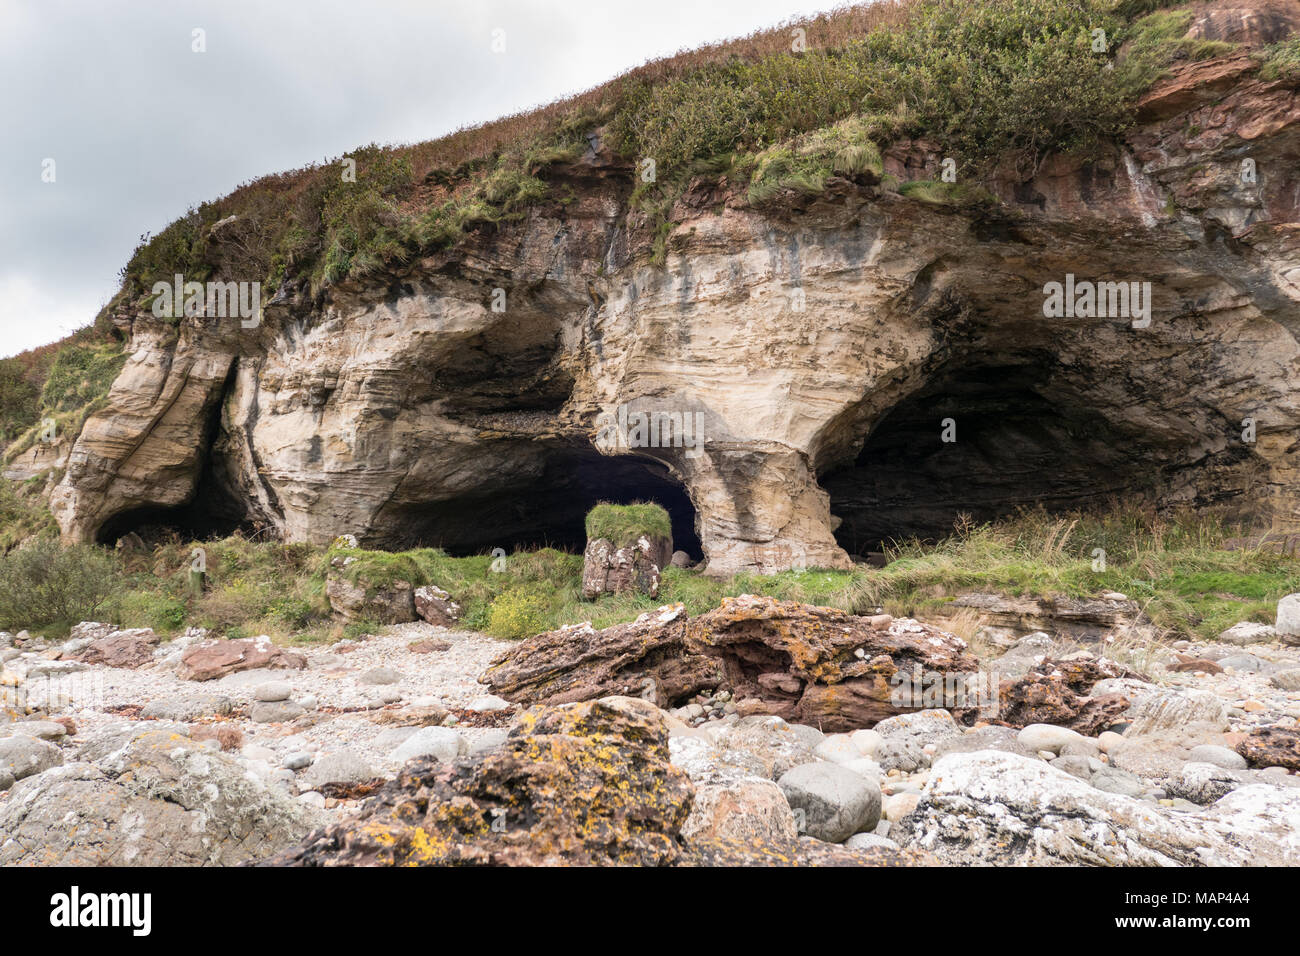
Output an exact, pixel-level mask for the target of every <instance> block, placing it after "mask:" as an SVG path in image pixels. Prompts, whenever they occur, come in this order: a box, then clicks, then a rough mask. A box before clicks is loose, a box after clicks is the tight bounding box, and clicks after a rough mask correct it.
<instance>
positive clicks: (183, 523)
mask: <svg viewBox="0 0 1300 956" xmlns="http://www.w3.org/2000/svg"><path fill="white" fill-rule="evenodd" d="M256 530H257V529H256V528H254V527H252V526H251V525H250V524H249V523H248V522H246V521H244V520H242V519H241V518H239V517H236V516H235V514H234V513H233V512H223V511H222V510H220V509H214V508H211V507H209V506H207V504H206V503H204V499H203V498H202V496H196V498H195V501H194V502H193V503H191V504H188V505H180V506H178V507H175V508H163V507H157V506H148V507H143V508H134V509H132V510H130V511H124V512H122V513H121V514H116V515H114V516H113V517H111V518H109V519H108V520H107V521H105V522H104V523H103V524H102V525H101V526H100V528H99V531H98V532H97V533H96V534H95V541H96V543H98V544H103V545H108V546H110V547H111V546H113V545H116V544H117V542H118V541H119V540H121V539H122V538H124V537H125V536H126V535H128V534H135V535H138V536H139V537H140V539H141V540H142V541H143V542H144V543H145V544H146V545H149V546H151V547H152V546H153V545H156V544H161V543H163V542H165V541H167V540H168V539H171V538H173V537H179V538H180V540H182V541H211V540H213V539H214V538H224V537H227V536H229V535H232V534H234V533H235V532H236V531H239V532H243V533H245V534H251V533H254V532H256Z"/></svg>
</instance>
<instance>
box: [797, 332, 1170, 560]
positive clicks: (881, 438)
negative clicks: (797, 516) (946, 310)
mask: <svg viewBox="0 0 1300 956" xmlns="http://www.w3.org/2000/svg"><path fill="white" fill-rule="evenodd" d="M1105 411H1106V410H1105V409H1102V408H1099V407H1097V405H1096V403H1095V402H1090V401H1089V400H1087V399H1086V398H1085V397H1083V396H1082V395H1081V394H1080V393H1078V392H1076V391H1074V390H1073V389H1072V388H1071V386H1070V383H1069V382H1068V381H1067V380H1066V379H1065V377H1064V376H1062V374H1061V370H1060V369H1059V367H1057V366H1056V363H1055V361H1054V359H1053V357H1052V356H1050V355H1039V356H1035V357H1033V358H1032V359H1026V360H1023V361H1017V362H1011V363H1008V362H1006V361H1001V362H999V361H993V360H985V361H984V362H979V361H976V362H974V363H969V362H968V363H966V364H963V365H961V366H960V367H956V368H952V367H949V368H946V369H941V370H940V371H939V372H938V373H936V374H935V375H933V376H931V378H930V379H929V380H928V381H927V383H926V384H925V385H924V386H922V387H921V388H920V389H919V390H918V391H915V392H913V393H912V394H911V395H910V396H909V397H907V398H906V399H904V400H903V401H901V402H899V403H898V404H897V405H896V406H894V407H893V408H892V409H890V410H889V411H888V412H887V413H886V414H885V415H883V416H882V417H881V418H880V419H879V420H878V421H877V422H876V424H875V426H874V427H873V428H872V429H871V431H870V432H869V433H868V435H867V437H866V440H865V442H864V444H863V447H862V451H861V452H860V453H859V454H858V456H857V458H856V460H855V461H854V462H853V463H852V464H850V465H848V466H843V467H839V468H836V469H832V470H829V471H828V472H826V473H825V474H824V475H822V476H821V477H820V482H821V485H822V487H823V488H824V489H825V490H826V492H827V493H828V494H829V495H830V498H831V512H832V514H834V515H835V516H837V517H838V518H840V519H841V523H840V525H839V526H838V527H837V528H836V531H835V537H836V540H837V542H838V543H839V545H840V546H841V547H842V548H844V549H845V550H846V551H847V552H848V553H849V554H851V555H856V556H866V555H869V554H871V553H873V552H880V551H882V550H884V545H886V544H888V543H889V542H891V541H904V540H908V539H911V538H918V539H920V540H922V541H934V540H938V539H941V538H943V537H945V536H946V535H948V534H949V533H951V532H952V530H953V527H954V524H955V523H956V522H957V521H958V520H959V517H960V516H961V515H963V514H964V515H969V516H970V517H971V518H972V519H973V520H975V521H976V522H985V521H991V520H994V519H996V518H999V517H1003V516H1006V515H1009V514H1013V513H1015V512H1016V511H1017V510H1019V509H1020V508H1022V507H1034V506H1037V505H1040V504H1041V505H1042V506H1043V507H1044V508H1045V509H1046V510H1047V511H1049V512H1059V511H1070V510H1076V509H1077V510H1089V509H1093V508H1097V507H1099V506H1104V505H1107V504H1109V503H1111V502H1114V501H1116V500H1119V499H1121V498H1123V499H1125V500H1128V501H1133V500H1142V498H1144V497H1146V496H1149V495H1150V494H1152V493H1153V491H1154V486H1155V479H1156V478H1157V477H1158V472H1159V468H1158V467H1153V463H1154V462H1159V461H1160V460H1162V459H1163V460H1165V461H1167V460H1168V459H1169V455H1168V454H1165V453H1163V452H1162V450H1160V449H1157V448H1153V443H1154V442H1155V439H1154V438H1152V437H1151V435H1150V434H1146V435H1144V434H1143V433H1142V432H1141V431H1139V430H1137V429H1134V428H1133V427H1131V426H1130V427H1128V428H1124V427H1122V426H1120V425H1117V424H1116V422H1118V421H1122V416H1121V415H1118V414H1115V411H1116V410H1111V412H1112V414H1110V415H1109V416H1108V415H1107V414H1105ZM945 419H951V420H952V426H951V427H952V429H953V431H952V432H951V433H950V434H952V436H953V437H955V440H954V441H950V442H945V441H944V440H943V430H944V424H943V423H944V420H945ZM1164 451H1166V452H1167V449H1166V450H1164Z"/></svg>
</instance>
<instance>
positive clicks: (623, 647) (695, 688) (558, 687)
mask: <svg viewBox="0 0 1300 956" xmlns="http://www.w3.org/2000/svg"><path fill="white" fill-rule="evenodd" d="M722 679H723V674H722V668H721V667H720V665H719V662H718V661H717V660H715V659H714V658H711V657H709V656H707V655H706V654H704V653H702V652H701V651H699V650H696V649H694V648H692V647H691V646H690V645H689V644H688V642H687V637H686V611H685V609H684V608H683V607H682V606H681V605H680V604H675V605H672V606H670V607H663V608H660V609H659V610H657V611H649V612H647V613H645V614H642V615H641V616H640V617H638V618H637V619H636V620H635V621H632V622H631V623H629V624H616V625H614V626H613V627H607V628H605V629H604V630H603V631H597V630H595V629H594V628H592V627H591V625H590V624H579V625H571V626H568V627H562V628H560V629H559V630H558V631H548V632H547V633H545V634H538V635H537V636H536V637H531V638H528V639H527V640H525V641H522V642H520V643H519V644H518V645H516V646H515V647H512V648H510V649H509V650H507V651H505V652H503V653H502V654H501V655H500V656H498V657H497V658H496V659H494V660H493V662H492V664H491V666H490V667H488V669H487V670H486V671H485V672H484V673H483V675H482V676H481V677H480V678H479V682H480V683H483V684H487V685H488V686H489V687H490V688H491V689H492V693H494V694H498V695H499V696H501V697H504V698H506V699H507V700H512V701H515V702H516V703H521V704H564V703H570V702H574V701H583V700H595V699H597V698H599V697H607V696H610V695H620V694H627V695H632V696H644V697H645V698H646V699H647V700H652V701H653V702H654V703H656V704H657V705H659V706H661V707H672V706H675V705H676V704H677V703H679V702H680V701H681V700H683V699H685V698H688V697H690V696H691V695H693V694H696V693H698V692H699V691H701V690H705V689H711V688H714V687H717V686H718V684H720V683H721V682H722Z"/></svg>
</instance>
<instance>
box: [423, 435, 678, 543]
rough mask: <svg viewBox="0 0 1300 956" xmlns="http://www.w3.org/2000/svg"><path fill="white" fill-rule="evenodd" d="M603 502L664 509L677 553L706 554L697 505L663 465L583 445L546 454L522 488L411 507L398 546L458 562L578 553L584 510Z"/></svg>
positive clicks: (582, 538) (510, 486) (582, 539)
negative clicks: (495, 555) (434, 550)
mask: <svg viewBox="0 0 1300 956" xmlns="http://www.w3.org/2000/svg"><path fill="white" fill-rule="evenodd" d="M601 501H608V502H611V503H613V504H631V503H632V502H634V501H653V502H655V503H656V504H659V505H662V506H663V507H664V509H665V510H666V511H667V512H668V515H669V517H670V518H671V519H672V532H673V548H674V550H677V551H685V552H686V553H687V554H688V555H690V556H691V559H692V560H695V561H698V560H700V559H701V558H702V557H703V556H704V553H703V551H702V549H701V547H700V538H699V533H698V531H697V530H696V513H695V506H694V505H693V504H692V503H691V499H690V496H689V495H688V494H687V493H686V489H685V487H684V486H683V485H682V483H681V482H680V481H678V480H677V479H676V478H675V477H674V476H673V475H672V473H671V471H670V470H669V469H668V466H667V465H665V464H663V463H661V462H659V461H656V460H655V459H652V458H646V457H641V456H635V455H620V456H607V455H602V454H600V453H599V452H597V451H596V450H595V449H592V448H582V447H566V448H562V449H559V450H557V451H555V452H552V453H549V454H548V455H547V457H546V460H545V464H544V466H543V468H542V471H541V474H540V476H538V477H535V478H533V479H531V480H529V481H528V482H527V483H522V482H521V483H516V484H511V483H506V484H504V485H503V486H502V487H501V488H499V489H496V490H493V491H491V492H489V493H484V494H483V495H480V496H468V497H459V498H456V499H453V500H450V501H442V502H434V503H430V504H427V505H423V506H420V507H419V508H418V509H411V510H410V511H409V512H408V518H409V524H410V529H411V530H410V531H409V532H408V534H409V537H408V538H407V539H406V540H405V541H404V542H403V543H404V544H410V545H419V546H424V547H439V548H442V549H444V550H445V551H447V552H448V553H449V554H451V555H454V556H457V557H461V556H465V555H471V554H483V553H490V552H491V551H492V550H493V549H494V548H504V549H505V550H506V551H507V552H510V551H515V550H524V549H532V548H541V547H547V546H549V547H553V548H560V549H562V550H565V551H570V552H574V553H578V554H581V553H582V550H583V548H584V547H586V543H587V532H586V526H585V521H586V517H587V512H588V511H590V510H591V509H592V508H593V507H594V506H595V505H596V504H598V503H599V502H601Z"/></svg>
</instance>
